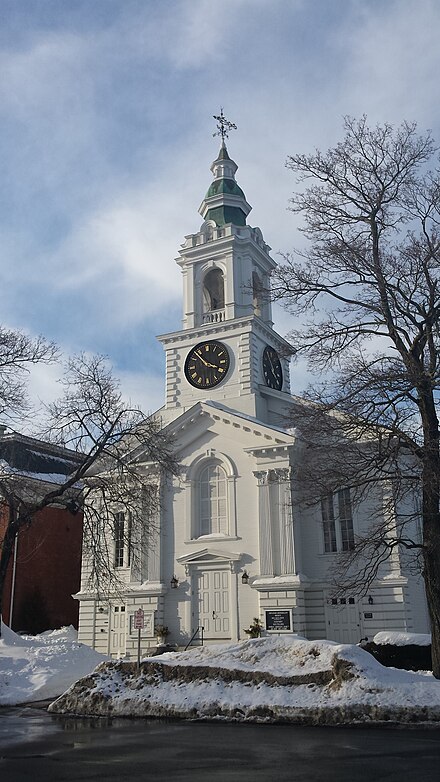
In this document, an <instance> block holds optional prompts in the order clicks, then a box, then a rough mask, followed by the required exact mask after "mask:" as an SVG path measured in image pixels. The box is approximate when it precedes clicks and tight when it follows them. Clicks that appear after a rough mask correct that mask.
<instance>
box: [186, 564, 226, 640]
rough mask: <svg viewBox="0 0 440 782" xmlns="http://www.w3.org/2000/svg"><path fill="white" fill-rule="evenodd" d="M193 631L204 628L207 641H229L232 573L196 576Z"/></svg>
mask: <svg viewBox="0 0 440 782" xmlns="http://www.w3.org/2000/svg"><path fill="white" fill-rule="evenodd" d="M195 580H196V585H197V586H196V589H195V591H194V603H193V606H194V609H193V623H194V626H193V630H195V629H196V627H197V626H199V627H203V628H204V630H203V636H204V638H206V639H219V640H220V639H229V638H230V637H231V619H230V596H229V593H230V573H229V571H228V570H205V571H203V572H199V573H197V574H196V579H195Z"/></svg>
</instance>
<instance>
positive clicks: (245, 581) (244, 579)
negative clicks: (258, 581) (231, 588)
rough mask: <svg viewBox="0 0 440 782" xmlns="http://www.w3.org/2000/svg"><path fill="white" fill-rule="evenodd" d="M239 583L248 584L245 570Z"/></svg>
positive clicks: (247, 574)
mask: <svg viewBox="0 0 440 782" xmlns="http://www.w3.org/2000/svg"><path fill="white" fill-rule="evenodd" d="M241 583H242V584H249V573H248V572H247V571H246V570H243V575H242V577H241Z"/></svg>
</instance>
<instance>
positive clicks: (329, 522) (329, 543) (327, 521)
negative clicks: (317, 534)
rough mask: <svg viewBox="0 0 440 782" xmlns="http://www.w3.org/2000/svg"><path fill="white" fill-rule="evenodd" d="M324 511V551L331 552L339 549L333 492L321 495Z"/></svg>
mask: <svg viewBox="0 0 440 782" xmlns="http://www.w3.org/2000/svg"><path fill="white" fill-rule="evenodd" d="M321 513H322V532H323V535H324V551H325V552H326V553H330V552H331V551H337V550H338V547H337V544H336V522H335V511H334V507H333V494H326V495H324V497H321Z"/></svg>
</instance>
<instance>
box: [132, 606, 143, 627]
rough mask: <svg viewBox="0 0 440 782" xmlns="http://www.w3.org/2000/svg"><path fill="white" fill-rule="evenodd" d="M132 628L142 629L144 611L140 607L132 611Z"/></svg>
mask: <svg viewBox="0 0 440 782" xmlns="http://www.w3.org/2000/svg"><path fill="white" fill-rule="evenodd" d="M133 628H134V629H135V630H143V629H144V612H143V610H142V608H138V610H137V611H135V612H134V621H133Z"/></svg>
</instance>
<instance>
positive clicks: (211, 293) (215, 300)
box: [203, 269, 225, 312]
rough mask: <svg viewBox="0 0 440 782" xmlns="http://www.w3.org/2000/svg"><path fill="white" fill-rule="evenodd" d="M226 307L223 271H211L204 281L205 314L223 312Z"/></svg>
mask: <svg viewBox="0 0 440 782" xmlns="http://www.w3.org/2000/svg"><path fill="white" fill-rule="evenodd" d="M224 306H225V285H224V279H223V272H222V270H221V269H211V270H210V271H209V272H208V273H207V275H206V276H205V279H204V280H203V312H212V310H222V309H223V308H224Z"/></svg>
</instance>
